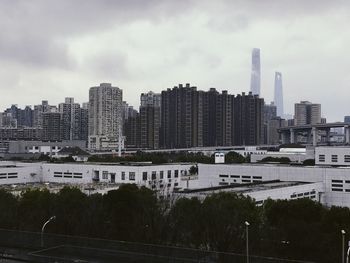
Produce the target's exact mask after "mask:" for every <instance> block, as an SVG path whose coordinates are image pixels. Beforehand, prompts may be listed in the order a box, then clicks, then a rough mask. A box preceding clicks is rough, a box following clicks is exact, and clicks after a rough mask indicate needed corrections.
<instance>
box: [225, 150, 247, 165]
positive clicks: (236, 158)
mask: <svg viewBox="0 0 350 263" xmlns="http://www.w3.org/2000/svg"><path fill="white" fill-rule="evenodd" d="M245 162H246V159H245V158H244V157H243V155H241V154H239V153H237V152H234V151H232V152H229V153H227V154H226V155H225V163H245Z"/></svg>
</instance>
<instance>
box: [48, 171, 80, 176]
mask: <svg viewBox="0 0 350 263" xmlns="http://www.w3.org/2000/svg"><path fill="white" fill-rule="evenodd" d="M53 174H54V176H55V175H62V174H64V175H83V173H72V172H54V173H53Z"/></svg>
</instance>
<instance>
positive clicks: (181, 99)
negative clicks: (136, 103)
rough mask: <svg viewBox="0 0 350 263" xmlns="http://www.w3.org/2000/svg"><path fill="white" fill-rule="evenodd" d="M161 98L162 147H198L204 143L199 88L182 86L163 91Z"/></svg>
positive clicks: (187, 85)
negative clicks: (200, 143)
mask: <svg viewBox="0 0 350 263" xmlns="http://www.w3.org/2000/svg"><path fill="white" fill-rule="evenodd" d="M161 96H162V97H161V105H162V106H161V134H160V141H161V147H162V148H188V147H197V146H198V145H199V142H201V141H202V138H201V137H202V133H200V131H201V130H202V128H201V127H199V125H200V121H201V117H199V116H201V114H202V112H201V111H202V108H201V107H198V105H199V92H197V88H196V87H191V86H190V84H186V85H185V86H184V85H182V84H180V85H179V86H178V87H174V88H173V89H167V90H165V91H162V95H161Z"/></svg>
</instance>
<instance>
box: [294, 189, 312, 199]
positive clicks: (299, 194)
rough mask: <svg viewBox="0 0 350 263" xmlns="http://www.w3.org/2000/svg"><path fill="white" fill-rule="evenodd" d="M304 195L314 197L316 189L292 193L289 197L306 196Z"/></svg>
mask: <svg viewBox="0 0 350 263" xmlns="http://www.w3.org/2000/svg"><path fill="white" fill-rule="evenodd" d="M306 197H310V198H311V199H314V198H316V191H315V190H312V191H310V192H304V193H298V194H296V193H294V194H292V195H291V196H290V198H292V199H293V198H306Z"/></svg>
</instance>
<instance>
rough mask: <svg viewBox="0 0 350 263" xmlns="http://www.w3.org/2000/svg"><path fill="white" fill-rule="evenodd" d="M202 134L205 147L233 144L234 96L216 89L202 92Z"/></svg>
mask: <svg viewBox="0 0 350 263" xmlns="http://www.w3.org/2000/svg"><path fill="white" fill-rule="evenodd" d="M201 97H202V100H199V101H201V104H202V110H201V112H202V116H201V118H199V122H200V121H201V120H202V122H203V125H199V127H202V131H201V133H202V134H203V135H202V137H203V143H202V145H203V146H230V145H232V144H233V137H232V135H233V130H232V128H233V99H234V96H233V95H230V94H228V93H227V91H222V93H221V94H220V93H219V92H218V91H216V89H215V88H211V89H210V90H209V91H208V92H202V96H200V98H201Z"/></svg>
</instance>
